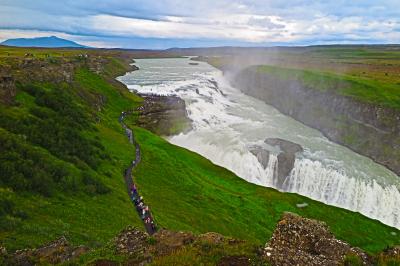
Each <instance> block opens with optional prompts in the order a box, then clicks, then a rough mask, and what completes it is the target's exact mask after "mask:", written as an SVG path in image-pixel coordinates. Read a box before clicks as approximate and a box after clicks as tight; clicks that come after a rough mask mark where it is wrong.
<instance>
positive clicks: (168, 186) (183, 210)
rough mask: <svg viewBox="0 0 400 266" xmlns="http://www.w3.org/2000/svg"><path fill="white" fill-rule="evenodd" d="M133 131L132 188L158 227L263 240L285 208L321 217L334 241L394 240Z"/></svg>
mask: <svg viewBox="0 0 400 266" xmlns="http://www.w3.org/2000/svg"><path fill="white" fill-rule="evenodd" d="M135 133H136V137H137V140H138V142H139V143H140V144H141V149H142V161H141V163H140V164H139V166H138V168H137V169H136V170H135V175H136V176H137V183H138V189H139V190H140V191H141V193H142V194H143V195H144V198H145V200H146V202H147V203H148V204H149V205H150V206H151V207H152V211H153V213H154V217H155V219H156V221H157V223H158V225H159V226H161V227H165V228H168V229H172V230H188V231H193V232H196V233H204V232H208V231H215V232H219V233H221V234H224V235H227V236H231V237H235V238H239V239H246V240H249V241H251V242H254V243H260V244H264V243H265V242H266V240H268V239H269V238H270V237H271V234H272V232H273V230H274V229H275V225H276V223H277V221H278V220H279V218H280V217H281V214H282V212H285V211H290V212H295V213H298V214H300V215H302V216H304V217H309V218H313V219H318V220H321V221H325V222H326V223H327V224H328V225H329V226H330V227H331V229H332V231H333V232H334V234H335V235H336V236H337V237H338V238H339V239H342V240H345V241H347V242H349V243H351V244H352V245H354V246H358V247H360V248H363V249H365V250H367V251H369V252H378V251H380V250H382V249H383V248H385V247H386V246H391V245H393V244H399V243H400V232H399V231H398V230H396V229H394V228H391V227H389V226H385V225H383V224H382V223H380V222H378V221H374V220H371V219H368V218H366V217H365V216H362V215H361V214H358V213H354V212H350V211H347V210H344V209H340V208H336V207H332V206H328V205H325V204H322V203H319V202H316V201H313V200H310V199H308V198H306V197H303V196H299V195H297V194H291V193H281V192H279V191H276V190H274V189H270V188H265V187H260V186H257V185H254V184H250V183H247V182H246V181H244V180H242V179H240V178H238V177H237V176H235V175H234V174H233V173H232V172H230V171H228V170H226V169H224V168H222V167H218V166H216V165H214V164H212V163H211V162H210V161H209V160H207V159H205V158H203V157H201V156H200V155H198V154H196V153H193V152H190V151H188V150H186V149H183V148H180V147H177V146H174V145H172V144H170V143H168V142H167V141H165V140H163V139H161V138H160V137H158V136H156V135H154V134H152V133H150V132H148V131H146V130H143V129H141V128H135ZM304 202H306V203H308V206H307V207H306V208H297V207H296V204H298V203H304ZM392 232H396V234H397V235H396V236H394V235H393V234H392Z"/></svg>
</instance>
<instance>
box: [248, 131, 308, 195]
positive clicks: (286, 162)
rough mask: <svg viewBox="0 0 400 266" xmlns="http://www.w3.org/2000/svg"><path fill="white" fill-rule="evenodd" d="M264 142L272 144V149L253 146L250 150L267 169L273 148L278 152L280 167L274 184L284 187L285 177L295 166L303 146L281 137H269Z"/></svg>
mask: <svg viewBox="0 0 400 266" xmlns="http://www.w3.org/2000/svg"><path fill="white" fill-rule="evenodd" d="M264 142H265V143H266V144H267V145H268V146H271V151H270V150H268V149H265V148H263V147H259V146H256V147H253V148H251V149H250V152H251V153H253V154H254V155H255V156H256V157H257V159H258V161H259V162H260V163H261V165H263V167H264V169H266V168H267V166H268V163H269V157H270V154H271V152H272V150H273V152H274V153H276V154H277V159H278V161H277V165H278V168H277V169H275V171H276V173H275V175H276V176H274V185H275V186H276V187H278V188H282V189H283V188H284V187H283V186H284V182H285V179H286V177H287V176H288V175H289V174H290V172H291V171H292V169H293V167H294V162H295V160H296V154H297V153H298V152H302V151H303V148H302V147H301V146H300V145H299V144H297V143H294V142H291V141H288V140H284V139H279V138H268V139H266V140H265V141H264Z"/></svg>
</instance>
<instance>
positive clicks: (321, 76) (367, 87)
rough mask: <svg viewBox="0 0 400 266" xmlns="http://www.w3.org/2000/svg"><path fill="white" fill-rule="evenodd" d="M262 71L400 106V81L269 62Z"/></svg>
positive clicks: (345, 94) (316, 87) (371, 101)
mask: <svg viewBox="0 0 400 266" xmlns="http://www.w3.org/2000/svg"><path fill="white" fill-rule="evenodd" d="M258 71H259V72H261V73H267V74H271V75H273V76H274V77H277V78H280V79H283V80H295V81H298V82H300V84H301V85H303V86H304V87H306V88H310V89H315V90H324V91H328V90H329V91H331V92H334V93H338V94H340V95H344V96H350V97H354V98H356V99H358V100H360V101H363V102H368V103H372V104H377V105H381V106H385V107H391V108H396V109H400V85H399V84H393V83H390V82H383V81H378V80H371V79H369V78H365V77H356V76H352V75H343V74H335V73H330V72H323V71H318V70H307V69H294V68H283V67H277V66H269V65H264V66H259V67H258Z"/></svg>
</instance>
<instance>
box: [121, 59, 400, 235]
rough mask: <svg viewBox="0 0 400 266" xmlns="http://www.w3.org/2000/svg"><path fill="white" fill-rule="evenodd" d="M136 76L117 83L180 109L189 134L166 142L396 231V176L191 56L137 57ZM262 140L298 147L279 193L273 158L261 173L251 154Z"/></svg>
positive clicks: (399, 215) (399, 184)
mask: <svg viewBox="0 0 400 266" xmlns="http://www.w3.org/2000/svg"><path fill="white" fill-rule="evenodd" d="M135 61H136V63H135V65H137V66H138V67H139V70H138V71H134V72H130V73H127V74H126V75H125V76H122V77H120V78H119V80H120V81H121V82H123V83H125V84H126V85H127V86H128V88H129V89H131V90H135V91H137V92H139V93H153V94H159V95H177V96H179V97H181V98H182V99H183V100H184V101H185V103H186V108H187V112H188V115H189V118H190V119H191V120H192V121H193V125H192V126H193V129H192V130H191V131H190V132H188V133H186V134H179V135H176V136H173V137H170V138H169V139H168V140H169V141H170V142H171V143H173V144H176V145H179V146H182V147H185V148H188V149H190V150H192V151H195V152H197V153H199V154H201V155H203V156H204V157H206V158H208V159H210V160H211V161H213V162H214V163H216V164H218V165H221V166H223V167H226V168H227V169H229V170H231V171H233V172H234V173H236V174H237V175H238V176H239V177H241V178H243V179H245V180H247V181H249V182H252V183H255V184H259V185H262V186H268V187H275V188H277V189H279V190H281V191H288V192H295V193H298V194H301V195H304V196H307V197H309V198H312V199H315V200H318V201H321V202H324V203H327V204H330V205H334V206H338V207H342V208H346V209H349V210H352V211H357V212H360V213H362V214H364V215H366V216H368V217H370V218H374V219H378V220H380V221H382V222H383V223H385V224H388V225H391V226H394V227H397V228H400V192H399V189H400V179H399V177H398V176H397V175H395V174H394V173H393V172H391V171H389V170H388V169H386V168H385V167H383V166H381V165H379V164H377V163H375V162H373V161H372V160H371V159H369V158H367V157H364V156H361V155H359V154H357V153H355V152H353V151H351V150H349V149H347V148H345V147H343V146H341V145H338V144H335V143H333V142H331V141H329V140H328V139H327V138H325V137H324V136H323V135H322V134H321V133H320V132H319V131H317V130H315V129H312V128H310V127H307V126H305V125H303V124H301V123H300V122H297V121H296V120H294V119H292V118H290V117H288V116H286V115H283V114H281V113H280V112H279V111H277V110H276V109H275V108H273V107H271V106H269V105H267V104H265V103H263V102H262V101H259V100H257V99H255V98H252V97H250V96H246V95H244V94H243V93H241V92H240V91H239V90H238V89H236V88H234V87H232V86H230V84H229V83H228V82H227V80H226V79H225V78H224V76H223V75H222V72H221V71H219V70H217V69H215V68H213V67H212V66H210V65H208V64H207V63H203V62H200V63H199V64H198V65H189V62H190V61H189V59H188V58H180V59H138V60H135ZM266 138H282V139H285V140H289V141H292V142H295V143H298V144H300V145H301V146H302V147H303V148H304V152H302V153H301V154H298V155H297V157H296V160H295V165H294V168H293V170H292V171H291V173H290V175H289V176H288V177H287V178H286V179H285V181H284V183H283V185H281V186H280V187H277V186H276V184H277V180H276V178H277V175H276V171H277V167H278V165H277V163H278V161H277V154H274V153H272V154H270V158H269V161H268V165H267V167H266V168H264V166H262V165H261V164H260V162H259V161H258V160H257V158H256V156H255V155H253V154H252V153H251V152H250V148H251V147H253V146H255V145H257V146H263V147H264V146H265V144H264V140H265V139H266Z"/></svg>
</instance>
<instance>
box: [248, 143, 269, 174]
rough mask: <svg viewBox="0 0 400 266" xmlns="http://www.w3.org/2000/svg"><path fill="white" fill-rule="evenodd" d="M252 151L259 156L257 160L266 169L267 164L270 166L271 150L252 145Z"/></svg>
mask: <svg viewBox="0 0 400 266" xmlns="http://www.w3.org/2000/svg"><path fill="white" fill-rule="evenodd" d="M250 152H251V153H252V154H254V155H255V156H256V157H257V160H258V161H259V162H260V164H261V165H262V166H263V167H264V169H266V168H267V166H268V162H269V155H270V152H269V151H268V150H266V149H263V148H262V147H259V146H256V147H252V148H251V149H250Z"/></svg>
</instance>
